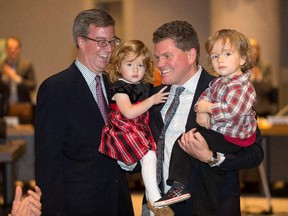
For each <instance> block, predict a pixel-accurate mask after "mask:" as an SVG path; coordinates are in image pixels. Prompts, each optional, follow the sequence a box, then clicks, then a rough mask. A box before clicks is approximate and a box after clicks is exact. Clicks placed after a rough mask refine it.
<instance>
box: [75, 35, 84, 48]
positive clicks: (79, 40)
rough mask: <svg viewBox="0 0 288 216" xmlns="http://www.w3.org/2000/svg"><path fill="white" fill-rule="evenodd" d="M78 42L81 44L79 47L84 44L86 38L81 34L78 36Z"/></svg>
mask: <svg viewBox="0 0 288 216" xmlns="http://www.w3.org/2000/svg"><path fill="white" fill-rule="evenodd" d="M77 43H78V46H79V47H81V46H83V44H84V38H83V37H80V36H79V37H78V38H77Z"/></svg>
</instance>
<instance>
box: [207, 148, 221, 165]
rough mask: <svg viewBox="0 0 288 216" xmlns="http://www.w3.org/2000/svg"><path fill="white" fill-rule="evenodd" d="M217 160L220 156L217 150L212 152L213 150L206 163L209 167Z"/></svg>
mask: <svg viewBox="0 0 288 216" xmlns="http://www.w3.org/2000/svg"><path fill="white" fill-rule="evenodd" d="M219 160H220V156H219V155H218V154H217V152H214V151H213V155H212V157H211V158H210V159H209V160H208V162H207V163H208V165H209V166H210V167H213V166H215V165H216V164H217V163H218V162H219Z"/></svg>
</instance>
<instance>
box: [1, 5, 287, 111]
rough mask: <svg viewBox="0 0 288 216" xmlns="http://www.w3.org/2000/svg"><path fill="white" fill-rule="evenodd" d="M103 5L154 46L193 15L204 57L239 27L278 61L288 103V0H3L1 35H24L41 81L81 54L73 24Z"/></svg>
mask: <svg viewBox="0 0 288 216" xmlns="http://www.w3.org/2000/svg"><path fill="white" fill-rule="evenodd" d="M92 7H100V8H103V9H105V10H107V11H109V12H110V13H111V14H112V15H113V16H114V17H115V18H116V22H117V27H116V32H117V35H119V36H120V37H121V38H122V40H129V39H140V40H143V41H144V42H145V43H146V44H147V45H148V47H149V48H150V49H151V50H152V49H153V45H152V33H153V32H154V31H155V29H156V28H157V27H158V26H160V25H161V24H163V23H164V22H168V21H171V20H175V19H180V20H187V21H189V22H191V23H192V24H193V26H194V27H195V29H196V30H197V32H198V36H199V38H200V43H201V47H202V48H201V57H200V62H201V64H202V65H204V66H205V65H206V57H205V51H204V49H203V45H204V42H205V41H206V39H207V37H208V36H209V35H210V33H211V32H213V31H216V30H218V29H219V28H223V27H225V28H234V29H237V30H239V31H242V32H243V33H245V34H247V36H253V37H255V38H256V39H258V40H259V41H260V43H261V46H262V53H263V58H264V59H265V60H267V61H269V62H271V63H272V67H273V71H274V76H273V77H274V83H275V84H276V85H279V87H280V105H281V107H283V106H284V105H286V104H288V93H286V92H288V91H287V90H288V84H287V83H288V78H287V77H288V76H287V75H288V69H287V67H288V63H287V62H288V61H287V56H288V27H287V22H288V20H287V17H288V1H285V0H273V1H271V0H169V1H167V0H156V1H155V0H145V1H143V0H69V1H56V0H46V1H38V0H22V1H19V0H10V1H3V2H1V7H0V14H1V19H0V38H5V37H7V36H10V35H15V36H18V37H20V38H21V39H22V41H23V56H24V57H27V58H29V59H31V60H32V61H33V63H34V65H35V69H36V72H37V80H38V85H39V84H40V83H41V82H42V81H43V80H44V79H45V78H47V77H48V76H50V75H52V74H54V73H56V72H59V71H60V70H62V69H65V68H66V67H67V66H69V65H70V64H71V63H72V61H73V60H74V59H75V54H76V48H75V46H74V44H73V40H72V24H73V20H74V18H75V16H76V15H77V14H78V13H79V12H80V11H81V10H83V9H88V8H92Z"/></svg>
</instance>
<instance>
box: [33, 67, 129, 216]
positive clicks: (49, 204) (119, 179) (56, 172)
mask: <svg viewBox="0 0 288 216" xmlns="http://www.w3.org/2000/svg"><path fill="white" fill-rule="evenodd" d="M104 81H105V85H106V89H108V84H107V78H106V76H104ZM103 126H104V120H103V118H102V116H101V114H100V110H99V108H98V106H97V103H96V101H95V100H94V98H93V95H92V93H91V91H90V89H89V87H88V85H87V83H86V81H85V79H84V77H83V76H82V74H81V72H80V71H79V69H78V68H77V67H76V65H75V63H73V64H72V65H71V66H70V67H69V68H68V69H66V70H64V71H62V72H60V73H58V74H56V75H53V76H52V77H50V78H48V79H47V80H45V81H44V82H43V83H42V84H41V86H40V88H39V92H38V95H37V105H36V114H35V175H36V184H37V185H38V186H40V188H41V190H42V192H43V197H42V203H43V211H42V212H43V215H44V216H45V215H67V216H68V215H69V216H71V215H79V216H80V215H109V216H110V215H111V216H119V215H123V216H131V215H133V208H132V202H131V197H130V192H129V189H128V184H127V178H126V174H125V173H124V172H123V171H122V170H121V169H120V167H119V166H118V164H117V162H116V161H115V160H113V159H110V158H108V157H106V156H104V155H102V154H101V153H99V152H98V147H99V144H100V139H101V133H102V128H103Z"/></svg>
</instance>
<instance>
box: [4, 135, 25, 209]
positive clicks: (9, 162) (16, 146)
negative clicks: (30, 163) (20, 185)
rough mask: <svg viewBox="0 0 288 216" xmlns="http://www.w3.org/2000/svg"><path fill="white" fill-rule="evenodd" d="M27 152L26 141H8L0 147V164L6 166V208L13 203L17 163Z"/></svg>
mask: <svg viewBox="0 0 288 216" xmlns="http://www.w3.org/2000/svg"><path fill="white" fill-rule="evenodd" d="M25 150H26V141H25V140H13V141H7V142H6V143H5V144H1V145H0V163H3V164H4V167H3V177H4V178H3V180H4V182H3V186H4V187H3V189H4V193H3V200H4V203H3V204H4V205H5V206H9V205H11V204H12V202H13V197H14V181H15V172H14V170H15V169H14V168H15V167H14V164H15V162H16V161H17V159H19V158H21V156H22V155H23V154H24V153H25Z"/></svg>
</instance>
